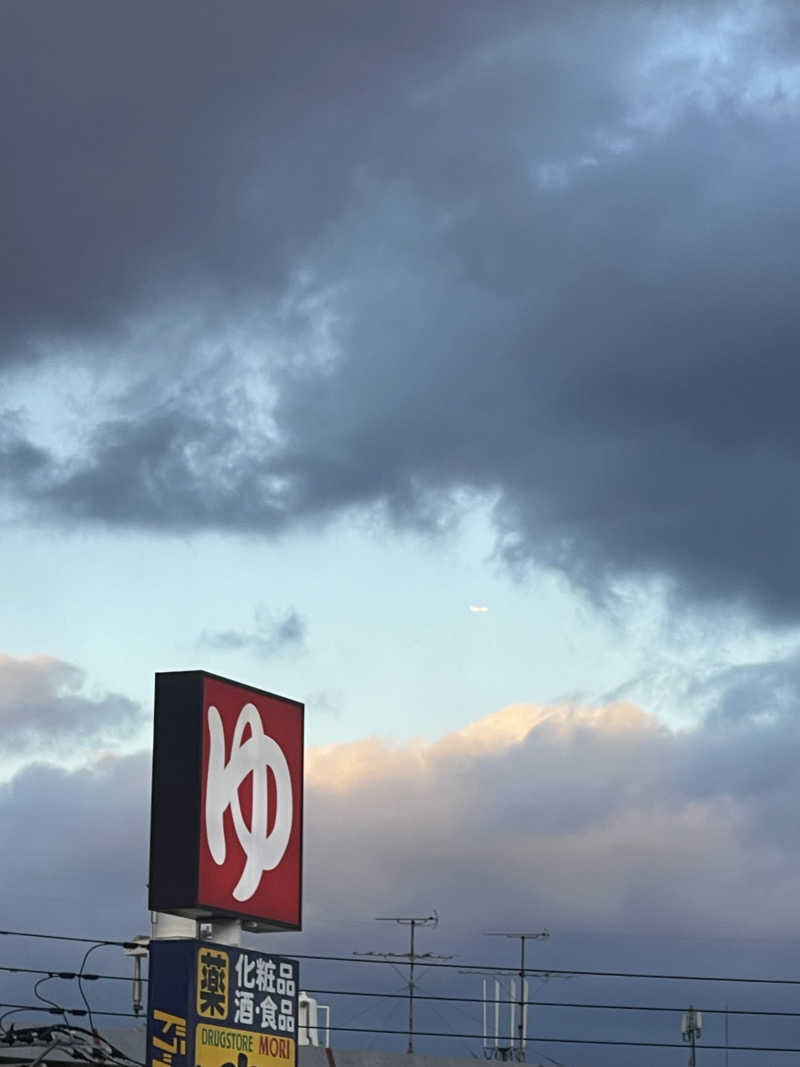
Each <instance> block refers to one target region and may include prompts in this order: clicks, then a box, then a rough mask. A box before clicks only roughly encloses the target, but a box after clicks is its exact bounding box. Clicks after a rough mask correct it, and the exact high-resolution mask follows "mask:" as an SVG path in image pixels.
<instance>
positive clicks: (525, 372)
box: [0, 0, 800, 620]
mask: <svg viewBox="0 0 800 1067" xmlns="http://www.w3.org/2000/svg"><path fill="white" fill-rule="evenodd" d="M42 10H46V11H47V17H46V18H43V17H41V12H42ZM4 18H5V21H6V24H7V25H6V32H5V33H4V34H3V42H4V43H3V45H2V46H0V47H2V48H3V49H4V50H5V51H6V52H7V56H6V57H5V58H4V62H3V70H4V75H3V77H4V79H5V83H4V84H5V92H4V93H3V94H0V99H2V101H3V102H2V104H0V107H2V108H3V109H4V110H5V116H4V125H5V126H6V127H8V128H9V129H11V130H12V132H13V137H12V144H13V145H14V152H13V159H14V166H13V168H10V169H9V170H8V171H7V172H6V177H5V178H4V179H3V180H4V181H6V182H12V183H13V190H11V189H9V190H7V191H6V196H5V198H4V202H5V203H6V204H9V205H10V204H12V203H13V204H14V206H15V212H14V215H13V218H12V219H11V220H10V222H9V226H10V231H9V232H10V239H9V240H8V241H7V242H6V245H5V247H6V255H7V261H6V262H7V268H6V271H5V274H4V278H3V285H2V292H3V293H4V299H5V300H6V302H7V306H6V310H5V314H4V323H5V326H4V334H3V344H2V356H1V357H0V358H2V359H3V360H4V361H5V362H7V363H8V364H9V366H10V365H11V364H12V363H15V364H16V369H14V371H13V373H14V374H15V375H17V376H19V375H20V374H23V373H24V364H23V370H20V363H19V361H20V360H25V361H27V363H28V364H30V365H31V366H32V365H33V363H34V359H35V358H36V357H38V358H39V359H44V360H45V362H44V363H43V364H41V366H42V367H43V368H45V369H42V370H40V371H39V373H40V374H41V375H46V374H47V373H48V371H47V369H46V368H47V367H49V366H52V365H53V361H54V360H57V359H58V358H59V353H63V358H64V359H69V360H73V361H75V360H77V361H80V362H83V363H85V364H86V365H87V366H90V367H91V368H93V369H92V370H91V373H93V374H95V375H98V376H99V377H102V376H104V375H106V374H107V375H109V376H111V377H114V376H115V375H116V376H117V377H118V379H119V382H120V386H119V399H118V401H117V402H116V403H114V404H106V405H105V406H102V407H101V408H98V411H97V412H96V414H95V416H94V417H93V418H92V419H91V420H90V421H89V424H88V425H86V426H85V427H83V430H82V433H81V435H80V438H79V439H76V440H74V441H72V442H68V443H67V444H66V445H65V447H64V448H62V449H53V448H52V445H51V446H49V447H50V451H48V449H47V448H46V447H45V445H44V444H43V443H42V442H41V441H40V440H39V439H38V438H37V436H36V434H35V433H34V432H30V433H26V432H23V431H22V430H21V429H20V428H19V426H15V427H11V428H7V430H6V434H5V436H3V437H0V457H2V463H3V471H2V473H3V475H4V478H5V480H6V482H7V483H8V484H10V487H11V493H12V497H13V498H14V499H15V500H16V501H17V502H19V503H21V504H23V505H24V506H25V507H26V508H27V509H28V512H29V514H30V515H32V516H33V517H36V518H39V519H50V520H52V519H56V520H59V521H61V520H64V519H69V520H72V521H76V522H100V523H105V524H112V525H119V526H125V527H138V528H149V529H155V530H163V531H170V530H172V531H177V530H180V531H185V530H191V529H200V528H221V529H235V530H245V531H248V532H255V533H264V534H271V533H274V532H276V531H278V530H281V529H283V528H285V527H287V526H288V525H290V524H291V523H295V522H297V521H302V520H305V519H318V518H320V517H323V518H324V517H326V516H329V515H333V514H336V513H338V512H341V511H342V510H347V509H351V508H364V507H367V508H373V509H375V508H377V509H378V510H380V511H381V512H382V513H383V514H384V515H385V517H386V518H387V519H388V520H389V521H391V522H397V523H410V524H412V525H418V526H420V527H423V528H427V529H430V528H438V527H439V526H441V525H442V524H443V523H444V522H445V521H446V520H449V519H451V518H452V517H453V516H454V515H456V514H457V513H458V503H457V502H458V501H459V500H461V499H462V496H463V494H464V491H466V493H467V494H468V495H471V496H472V498H473V499H474V496H475V494H477V495H479V496H480V497H482V498H484V499H486V500H491V501H493V502H494V516H495V522H496V526H497V531H498V550H499V552H500V553H501V554H502V556H503V557H504V558H505V559H506V560H507V561H508V562H509V563H511V564H512V565H514V566H523V567H524V565H525V564H526V563H527V562H528V561H532V560H533V561H538V562H540V563H543V564H545V565H550V566H553V567H555V568H558V569H560V570H562V571H564V572H565V573H566V574H567V575H568V576H569V577H570V579H571V580H572V581H574V582H575V583H577V584H579V585H581V586H583V587H584V588H587V589H588V590H590V591H591V592H592V593H594V594H597V595H602V594H603V592H604V590H605V589H607V588H608V586H609V583H613V582H614V581H615V580H616V579H617V578H619V577H624V576H630V575H634V576H641V575H653V574H655V575H659V576H664V577H666V578H667V579H669V580H671V581H672V582H673V583H674V586H675V588H676V589H677V590H678V591H679V592H681V593H682V594H683V595H686V596H689V597H690V598H692V599H699V600H706V601H724V602H735V603H739V604H745V605H748V606H750V607H752V608H754V609H755V610H757V611H758V612H761V613H762V614H763V615H765V616H766V617H769V618H770V619H774V620H793V619H796V618H797V616H798V613H799V612H800V567H799V566H798V564H797V562H796V552H795V544H794V542H795V530H796V529H797V528H798V520H800V513H798V507H799V506H800V505H798V497H797V494H796V490H795V482H796V469H797V457H798V454H800V431H799V430H798V421H797V418H796V414H795V408H796V401H795V395H796V393H797V385H798V371H797V360H796V358H795V349H796V345H797V337H798V327H799V326H800V318H799V316H800V312H798V302H797V299H796V294H795V288H796V287H795V285H794V277H795V274H796V272H797V266H798V261H797V247H796V241H795V240H794V235H793V228H792V226H791V219H792V217H793V214H794V213H795V211H796V207H797V189H798V187H800V184H799V180H800V154H798V151H797V149H796V141H797V137H796V134H797V121H798V106H799V105H798V103H797V95H796V88H795V84H794V81H793V78H794V75H793V74H792V70H793V68H794V66H795V65H796V61H797V55H796V48H797V40H798V35H797V33H796V26H795V25H794V22H793V19H794V16H793V14H792V12H791V10H790V9H789V8H788V7H787V8H786V9H785V10H784V8H783V7H782V6H781V5H780V4H777V3H774V4H764V5H763V6H762V7H755V6H754V7H750V8H744V7H740V6H736V5H732V4H712V3H708V4H704V5H694V4H683V3H675V4H673V5H671V6H670V7H669V8H668V9H667V8H665V7H664V5H656V4H653V5H647V4H644V5H643V4H632V3H617V4H611V5H602V6H601V7H598V6H596V5H590V4H588V3H581V2H577V0H576V2H571V3H566V4H564V3H561V4H549V3H545V4H538V5H534V6H529V5H516V4H513V5H507V6H505V7H504V8H503V9H502V13H498V9H497V5H489V4H482V3H479V2H478V0H475V2H472V3H459V4H452V5H451V4H437V5H429V4H405V5H402V7H399V8H391V9H390V8H387V7H385V5H377V6H376V5H366V4H364V5H362V4H353V5H349V6H348V8H347V9H346V11H335V10H334V9H332V8H330V7H327V6H325V5H316V4H310V3H309V4H298V5H292V6H291V9H289V8H287V9H284V10H281V11H279V12H276V10H275V9H274V8H272V7H268V6H263V5H255V4H254V5H249V4H241V5H237V7H236V9H235V10H233V11H232V10H231V9H230V8H228V7H222V6H218V5H215V4H208V5H203V7H202V9H198V8H196V7H194V6H193V7H191V8H186V7H184V6H183V5H181V4H174V5H170V6H169V7H168V8H162V7H161V6H155V5H148V4H144V5H136V6H135V7H133V8H131V7H129V6H125V5H122V4H115V3H112V4H105V5H88V6H85V7H82V8H81V9H80V11H79V12H76V11H75V10H74V9H67V8H64V7H52V8H51V7H47V8H42V7H41V6H39V5H37V4H33V5H30V4H28V5H22V4H18V5H10V6H7V7H6V8H5V9H4ZM709 49H711V50H712V51H714V54H715V55H716V56H717V59H716V62H714V63H710V62H708V60H707V56H708V53H709ZM12 192H13V196H12ZM187 323H188V324H189V325H187ZM209 348H210V349H212V350H214V352H215V355H214V356H213V358H209V356H208V350H209ZM45 357H47V358H46V359H45ZM8 373H9V374H11V373H12V371H11V370H9V372H8ZM31 373H33V371H31ZM254 382H255V383H258V384H259V385H260V386H261V387H263V388H259V389H258V390H256V389H255V388H254ZM266 394H268V395H269V399H268V400H267V399H265V395H266Z"/></svg>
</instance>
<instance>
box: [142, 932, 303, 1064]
mask: <svg viewBox="0 0 800 1067" xmlns="http://www.w3.org/2000/svg"><path fill="white" fill-rule="evenodd" d="M149 975H150V983H149V995H148V1012H147V1067H295V1064H296V1061H297V991H298V981H299V979H298V964H297V960H290V959H286V958H285V957H283V956H273V955H268V954H267V953H264V952H256V951H254V950H252V949H244V948H239V947H234V946H232V945H217V944H214V943H212V942H209V941H192V940H188V939H187V940H175V941H169V940H164V941H151V942H150V971H149Z"/></svg>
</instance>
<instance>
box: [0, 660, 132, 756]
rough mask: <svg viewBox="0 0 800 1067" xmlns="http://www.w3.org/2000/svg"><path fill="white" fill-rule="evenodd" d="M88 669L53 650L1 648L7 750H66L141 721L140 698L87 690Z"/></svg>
mask: <svg viewBox="0 0 800 1067" xmlns="http://www.w3.org/2000/svg"><path fill="white" fill-rule="evenodd" d="M85 682H86V679H85V674H84V672H83V671H81V670H80V669H79V668H77V667H75V666H73V665H72V664H71V663H65V662H64V661H63V660H58V659H54V658H52V657H51V656H30V657H27V658H23V657H14V656H8V655H5V654H4V653H0V729H2V733H3V741H4V746H5V747H4V754H5V755H6V757H15V756H18V755H19V754H20V753H22V754H27V755H30V752H31V750H34V751H37V752H39V753H41V755H42V756H43V757H48V756H51V757H52V756H55V755H56V753H58V754H59V755H63V754H64V752H65V751H67V750H69V748H70V747H72V746H77V745H81V744H86V743H94V744H96V745H100V744H103V743H109V742H116V741H119V740H120V739H121V738H124V737H126V736H129V735H130V734H131V733H132V732H133V731H134V730H135V728H136V727H138V726H140V725H141V724H142V711H141V708H140V707H139V705H138V704H136V703H135V702H134V701H132V700H129V699H128V698H127V697H124V696H122V695H120V694H119V693H99V694H97V693H92V692H88V691H87V690H86V684H85Z"/></svg>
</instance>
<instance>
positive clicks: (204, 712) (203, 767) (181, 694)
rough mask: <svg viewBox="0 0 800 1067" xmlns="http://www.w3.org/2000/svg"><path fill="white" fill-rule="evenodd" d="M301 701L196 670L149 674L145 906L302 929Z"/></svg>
mask: <svg viewBox="0 0 800 1067" xmlns="http://www.w3.org/2000/svg"><path fill="white" fill-rule="evenodd" d="M303 711H304V709H303V705H302V704H299V703H297V702H296V701H291V700H287V699H285V698H284V697H278V696H275V695H274V694H271V693H267V692H264V691H263V690H260V689H253V688H250V687H248V686H244V685H241V684H239V683H238V682H233V681H230V680H228V679H225V678H219V677H218V676H216V675H210V674H206V673H205V672H200V671H187V672H175V673H170V674H159V675H156V716H155V741H154V748H153V810H152V815H151V851H150V907H151V909H152V910H154V911H171V912H176V913H177V914H181V915H190V916H193V917H198V918H202V917H205V916H212V915H221V916H229V917H236V916H238V917H240V918H242V919H248V920H251V922H252V923H254V924H257V925H259V926H261V927H262V928H264V929H300V926H301V893H302V888H301V887H302V832H303ZM178 783H180V784H178Z"/></svg>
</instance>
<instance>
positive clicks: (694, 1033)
mask: <svg viewBox="0 0 800 1067" xmlns="http://www.w3.org/2000/svg"><path fill="white" fill-rule="evenodd" d="M702 1034H703V1014H702V1012H699V1011H696V1010H695V1009H694V1008H693V1007H692V1005H691V1004H690V1005H689V1010H688V1011H686V1012H684V1013H683V1016H682V1017H681V1037H682V1038H683V1040H684V1041H689V1042H690V1043H691V1050H690V1052H689V1067H695V1065H696V1056H697V1051H696V1041H697V1038H698V1037H701V1036H702Z"/></svg>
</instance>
